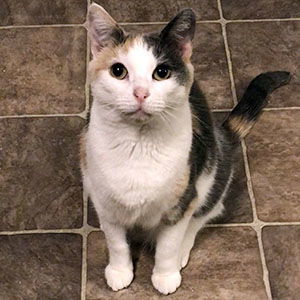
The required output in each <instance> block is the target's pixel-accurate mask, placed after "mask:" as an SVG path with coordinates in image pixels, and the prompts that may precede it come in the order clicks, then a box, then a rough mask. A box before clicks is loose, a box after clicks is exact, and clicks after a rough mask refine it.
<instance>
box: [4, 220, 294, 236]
mask: <svg viewBox="0 0 300 300" xmlns="http://www.w3.org/2000/svg"><path fill="white" fill-rule="evenodd" d="M257 226H260V227H262V228H263V227H266V226H300V221H298V222H263V221H260V220H259V222H250V223H217V224H206V225H205V227H216V228H222V227H257ZM94 231H101V229H100V228H97V227H93V226H90V225H88V224H85V225H84V226H83V227H82V228H78V229H76V228H75V229H33V230H15V231H9V230H8V231H0V236H1V235H22V234H47V233H53V234H55V233H62V234H63V233H75V234H80V235H82V236H84V235H86V236H88V235H89V234H90V233H91V232H94Z"/></svg>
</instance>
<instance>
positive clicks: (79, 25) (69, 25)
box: [0, 24, 83, 30]
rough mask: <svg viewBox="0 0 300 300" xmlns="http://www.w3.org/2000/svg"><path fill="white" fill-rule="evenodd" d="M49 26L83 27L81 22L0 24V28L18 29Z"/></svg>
mask: <svg viewBox="0 0 300 300" xmlns="http://www.w3.org/2000/svg"><path fill="white" fill-rule="evenodd" d="M51 27H83V24H37V25H8V26H0V30H1V29H18V28H51Z"/></svg>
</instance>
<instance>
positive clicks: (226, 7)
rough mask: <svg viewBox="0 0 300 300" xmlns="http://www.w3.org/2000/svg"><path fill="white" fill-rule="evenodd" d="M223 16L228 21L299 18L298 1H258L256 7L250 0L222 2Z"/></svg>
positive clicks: (299, 5) (299, 6) (299, 7)
mask: <svg viewBox="0 0 300 300" xmlns="http://www.w3.org/2000/svg"><path fill="white" fill-rule="evenodd" d="M221 2H222V9H223V14H224V17H225V18H226V19H228V20H229V19H234V20H235V19H275V18H291V17H294V18H297V17H298V18H299V17H300V2H299V1H298V0H285V1H282V0H256V1H255V5H253V2H252V1H248V0H238V1H236V0H222V1H221Z"/></svg>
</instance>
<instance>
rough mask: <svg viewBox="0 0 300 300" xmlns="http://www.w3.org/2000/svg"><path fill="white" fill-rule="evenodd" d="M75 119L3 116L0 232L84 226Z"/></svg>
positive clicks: (77, 120) (0, 125)
mask: <svg viewBox="0 0 300 300" xmlns="http://www.w3.org/2000/svg"><path fill="white" fill-rule="evenodd" d="M83 125H84V121H83V120H82V119H80V118H78V117H73V118H57V117H55V118H18V119H0V148H1V152H0V168H1V176H0V186H1V190H0V198H1V201H0V230H3V231H5V230H24V229H37V228H38V229H53V228H56V229H60V228H78V227H81V226H82V219H83V216H82V188H81V178H80V171H79V166H78V160H79V156H78V151H77V148H78V136H79V133H80V131H81V129H82V127H83Z"/></svg>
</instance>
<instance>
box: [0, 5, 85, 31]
mask: <svg viewBox="0 0 300 300" xmlns="http://www.w3.org/2000/svg"><path fill="white" fill-rule="evenodd" d="M86 7H87V1H86V0H25V1H20V0H1V2H0V26H3V25H36V24H65V23H83V22H84V19H85V15H86Z"/></svg>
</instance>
